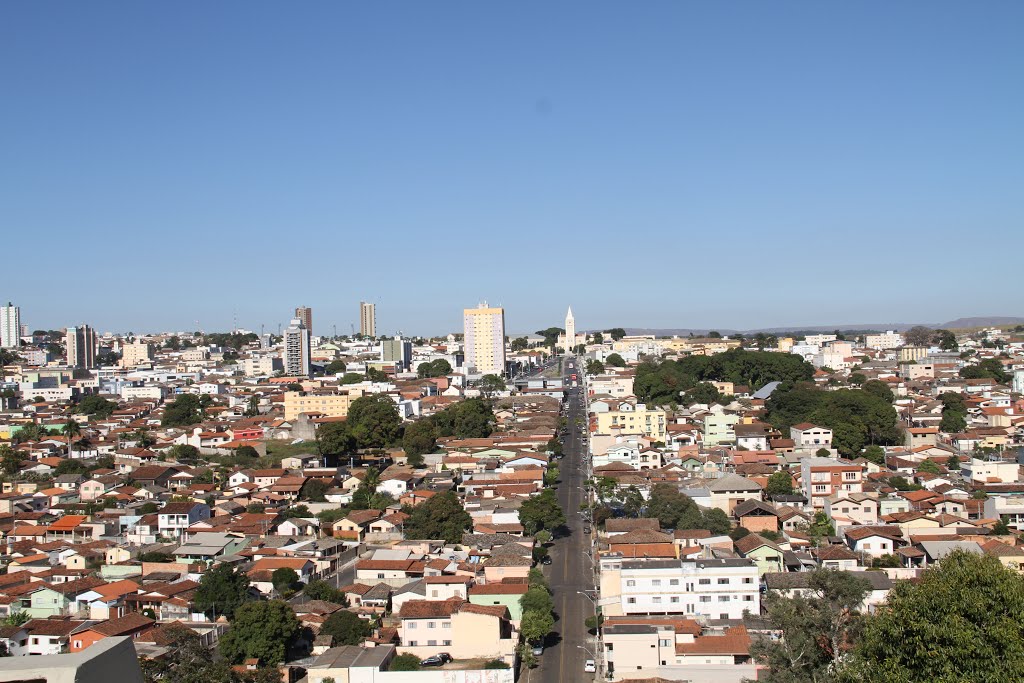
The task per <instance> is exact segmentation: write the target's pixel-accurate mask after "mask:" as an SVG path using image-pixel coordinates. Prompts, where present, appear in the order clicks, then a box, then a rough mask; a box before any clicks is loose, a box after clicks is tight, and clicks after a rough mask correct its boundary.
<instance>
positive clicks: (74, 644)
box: [71, 640, 82, 650]
mask: <svg viewBox="0 0 1024 683" xmlns="http://www.w3.org/2000/svg"><path fill="white" fill-rule="evenodd" d="M71 647H73V648H75V649H76V650H79V649H81V647H82V641H80V640H76V641H75V642H73V643H72V644H71Z"/></svg>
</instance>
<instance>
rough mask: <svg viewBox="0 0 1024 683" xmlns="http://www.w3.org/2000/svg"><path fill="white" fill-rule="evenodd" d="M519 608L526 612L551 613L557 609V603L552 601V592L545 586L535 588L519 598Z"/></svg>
mask: <svg viewBox="0 0 1024 683" xmlns="http://www.w3.org/2000/svg"><path fill="white" fill-rule="evenodd" d="M519 606H520V607H521V608H522V611H523V612H524V613H525V612H551V611H552V610H554V609H555V603H554V601H553V600H552V599H551V592H550V591H548V589H547V588H546V587H544V586H533V587H531V588H529V589H528V590H527V591H526V592H525V593H523V595H522V597H521V598H519Z"/></svg>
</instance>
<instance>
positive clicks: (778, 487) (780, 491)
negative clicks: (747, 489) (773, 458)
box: [765, 470, 793, 497]
mask: <svg viewBox="0 0 1024 683" xmlns="http://www.w3.org/2000/svg"><path fill="white" fill-rule="evenodd" d="M765 493H767V494H768V496H769V497H774V496H790V495H793V478H792V477H791V476H789V472H785V471H781V470H780V471H778V472H775V473H774V474H772V475H771V476H770V477H768V488H767V489H765Z"/></svg>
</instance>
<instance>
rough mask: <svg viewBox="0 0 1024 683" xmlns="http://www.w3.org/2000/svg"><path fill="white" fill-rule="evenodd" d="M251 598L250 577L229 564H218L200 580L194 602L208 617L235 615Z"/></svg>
mask: <svg viewBox="0 0 1024 683" xmlns="http://www.w3.org/2000/svg"><path fill="white" fill-rule="evenodd" d="M248 600H249V577H248V576H246V575H245V574H242V573H236V572H235V570H234V569H233V568H232V567H231V565H228V564H218V565H216V566H215V567H214V568H213V569H208V570H207V571H206V572H205V573H204V574H203V576H202V578H201V579H200V580H199V587H198V588H197V589H196V594H195V597H194V598H193V603H194V604H195V607H196V609H198V610H199V611H200V612H204V613H205V614H206V615H207V616H208V617H211V618H216V617H221V616H224V617H227V618H228V619H231V618H233V617H234V614H235V611H236V610H238V609H239V608H240V607H241V606H242V605H243V604H244V603H246V601H248Z"/></svg>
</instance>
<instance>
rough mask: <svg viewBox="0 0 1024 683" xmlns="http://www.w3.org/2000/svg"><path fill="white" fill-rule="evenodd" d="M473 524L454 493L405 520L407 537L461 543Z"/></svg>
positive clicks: (443, 495) (423, 506)
mask: <svg viewBox="0 0 1024 683" xmlns="http://www.w3.org/2000/svg"><path fill="white" fill-rule="evenodd" d="M546 490H550V489H546ZM472 524H473V520H472V518H471V517H470V516H469V513H468V512H466V510H465V509H463V507H462V503H461V502H459V498H458V496H457V495H455V493H454V492H452V491H445V492H444V493H440V494H438V495H436V496H432V497H431V498H430V499H428V500H427V501H426V502H424V503H421V504H420V505H417V506H416V507H415V508H413V510H412V513H411V514H410V515H409V519H407V520H405V537H406V538H408V539H444V540H445V541H447V542H448V543H459V542H461V541H462V535H463V534H464V533H465V532H466V531H467V530H468V529H469V528H470V527H471V526H472Z"/></svg>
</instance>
